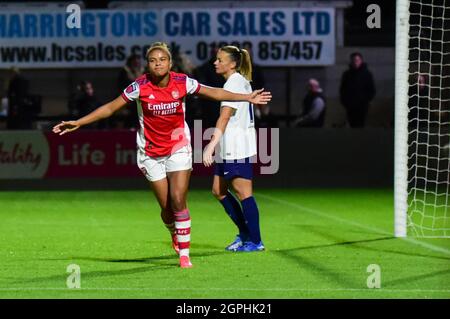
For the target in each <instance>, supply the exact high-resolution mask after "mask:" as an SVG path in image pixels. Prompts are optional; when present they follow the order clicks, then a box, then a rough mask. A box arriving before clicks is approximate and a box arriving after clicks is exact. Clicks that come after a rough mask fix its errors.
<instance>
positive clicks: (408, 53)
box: [395, 0, 450, 237]
mask: <svg viewBox="0 0 450 319" xmlns="http://www.w3.org/2000/svg"><path fill="white" fill-rule="evenodd" d="M395 72H396V101H395V104H396V105H395V111H396V114H395V157H396V158H395V235H396V236H398V237H404V236H406V235H408V236H417V237H450V200H449V191H450V139H449V137H450V0H398V1H397V29H396V71H395Z"/></svg>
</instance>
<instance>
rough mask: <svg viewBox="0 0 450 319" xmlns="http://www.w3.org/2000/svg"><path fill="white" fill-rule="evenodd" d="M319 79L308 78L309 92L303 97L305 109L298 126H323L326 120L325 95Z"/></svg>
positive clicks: (296, 124)
mask: <svg viewBox="0 0 450 319" xmlns="http://www.w3.org/2000/svg"><path fill="white" fill-rule="evenodd" d="M322 92H323V90H322V88H321V87H320V83H319V81H317V80H316V79H309V80H308V93H306V96H305V98H304V99H303V110H302V113H301V114H300V116H299V117H298V119H297V120H295V121H294V126H296V127H323V124H324V121H325V111H326V104H325V97H324V96H323V94H322Z"/></svg>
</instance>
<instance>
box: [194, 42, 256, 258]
mask: <svg viewBox="0 0 450 319" xmlns="http://www.w3.org/2000/svg"><path fill="white" fill-rule="evenodd" d="M214 66H215V68H216V73H218V74H221V75H222V76H223V77H224V78H225V79H226V83H225V85H224V89H225V90H228V91H231V92H233V93H250V92H252V88H251V85H250V82H249V81H251V74H252V65H251V60H250V55H249V53H248V52H247V50H244V49H239V48H237V47H235V46H225V47H222V48H220V50H219V51H218V52H217V59H216V61H215V62H214ZM217 144H219V147H220V151H219V154H220V156H219V157H220V158H219V159H218V160H217V161H216V163H215V168H214V181H213V187H212V191H213V194H214V196H215V197H216V198H217V199H218V200H219V201H220V203H221V204H222V206H223V207H224V209H225V211H226V212H227V214H228V215H229V216H230V218H231V219H232V220H233V222H234V223H235V225H236V226H237V228H238V229H239V234H238V235H237V236H236V239H235V240H234V242H232V243H231V244H230V245H228V246H227V247H226V248H225V249H226V250H229V251H244V252H252V251H261V250H264V245H263V243H262V241H261V234H260V229H259V211H258V206H257V205H256V201H255V199H254V198H253V190H252V188H253V185H252V178H253V165H252V163H251V160H250V159H251V157H253V156H255V155H256V130H255V125H254V114H253V105H252V104H251V103H249V102H229V101H227V102H222V103H221V110H220V116H219V119H218V120H217V123H216V129H215V132H214V135H213V137H212V138H211V141H210V143H209V144H208V145H207V146H206V148H205V151H204V153H203V163H204V164H205V166H207V167H208V166H210V165H212V164H213V162H214V159H213V154H214V150H215V148H216V146H217ZM230 185H231V187H232V188H233V190H234V193H235V194H236V196H237V198H238V199H239V201H238V200H236V198H235V197H234V196H233V194H232V193H231V192H230V191H229V187H230ZM239 202H240V204H239Z"/></svg>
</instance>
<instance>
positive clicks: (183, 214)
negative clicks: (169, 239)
mask: <svg viewBox="0 0 450 319" xmlns="http://www.w3.org/2000/svg"><path fill="white" fill-rule="evenodd" d="M175 229H176V234H177V239H178V247H179V248H180V257H181V256H187V257H189V247H190V244H191V217H190V216H189V210H188V209H187V208H186V209H184V210H182V211H180V212H176V213H175Z"/></svg>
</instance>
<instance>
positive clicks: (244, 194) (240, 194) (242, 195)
mask: <svg viewBox="0 0 450 319" xmlns="http://www.w3.org/2000/svg"><path fill="white" fill-rule="evenodd" d="M234 193H235V194H236V196H237V198H238V199H239V201H240V202H242V201H243V200H244V199H247V198H249V197H251V196H253V194H252V192H251V191H249V190H246V189H235V190H234Z"/></svg>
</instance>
